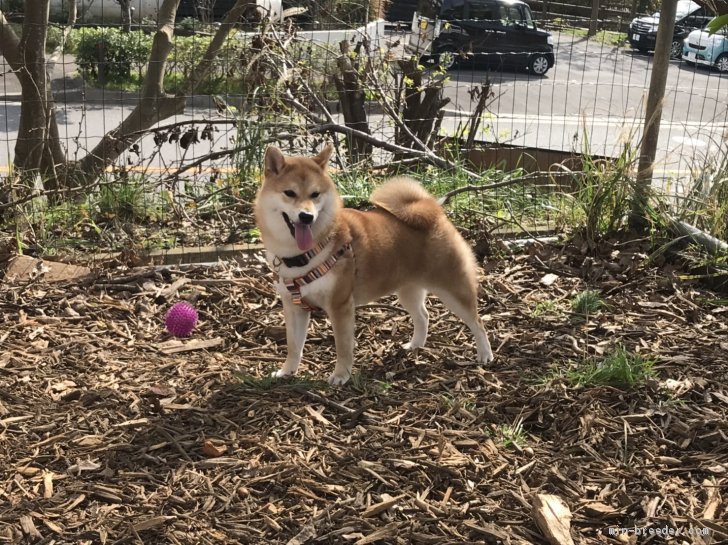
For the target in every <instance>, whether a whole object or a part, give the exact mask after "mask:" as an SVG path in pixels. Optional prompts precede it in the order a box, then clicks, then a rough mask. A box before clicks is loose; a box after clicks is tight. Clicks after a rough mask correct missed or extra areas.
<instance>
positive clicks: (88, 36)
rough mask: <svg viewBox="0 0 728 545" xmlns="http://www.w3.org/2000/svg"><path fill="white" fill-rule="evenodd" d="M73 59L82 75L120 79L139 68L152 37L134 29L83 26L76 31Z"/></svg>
mask: <svg viewBox="0 0 728 545" xmlns="http://www.w3.org/2000/svg"><path fill="white" fill-rule="evenodd" d="M79 34H80V36H79V37H78V42H77V61H78V66H79V68H80V69H81V71H82V72H83V73H84V75H86V76H93V77H97V78H99V79H109V80H114V81H123V80H126V79H128V78H129V77H130V76H131V73H132V71H141V70H142V69H143V68H144V66H145V65H146V63H147V59H148V58H149V54H150V52H151V50H152V37H151V36H149V35H147V34H145V33H144V32H142V31H140V30H137V31H134V32H122V31H121V30H120V29H117V28H84V29H83V30H82V31H80V32H79Z"/></svg>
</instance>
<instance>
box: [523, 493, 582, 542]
mask: <svg viewBox="0 0 728 545" xmlns="http://www.w3.org/2000/svg"><path fill="white" fill-rule="evenodd" d="M531 503H532V506H533V510H532V512H531V514H532V516H533V518H534V520H535V521H536V524H537V525H538V527H539V528H540V529H541V531H542V532H543V535H544V537H545V538H546V539H547V540H548V542H549V543H551V544H552V545H574V540H573V539H572V537H571V532H570V529H571V518H572V515H571V511H570V510H569V508H568V507H567V505H566V504H565V503H564V502H563V501H562V500H561V498H559V497H558V496H554V495H553V494H534V496H533V497H532V498H531Z"/></svg>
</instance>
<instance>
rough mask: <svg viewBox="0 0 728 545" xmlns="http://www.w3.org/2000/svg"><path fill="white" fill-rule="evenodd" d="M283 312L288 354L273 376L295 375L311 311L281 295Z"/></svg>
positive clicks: (299, 362)
mask: <svg viewBox="0 0 728 545" xmlns="http://www.w3.org/2000/svg"><path fill="white" fill-rule="evenodd" d="M282 299H283V314H284V316H285V319H286V344H287V348H288V354H287V355H286V362H285V363H284V364H283V367H281V368H280V369H279V370H278V371H275V372H274V373H273V376H274V377H277V378H281V377H287V376H290V375H295V374H296V371H298V366H299V365H300V364H301V358H302V357H303V345H304V344H305V343H306V333H307V332H308V322H309V320H310V318H311V313H310V312H308V311H307V310H304V309H302V308H301V307H300V306H298V305H294V304H293V301H291V300H290V297H286V296H283V297H282Z"/></svg>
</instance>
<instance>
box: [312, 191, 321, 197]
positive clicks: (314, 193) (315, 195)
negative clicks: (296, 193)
mask: <svg viewBox="0 0 728 545" xmlns="http://www.w3.org/2000/svg"><path fill="white" fill-rule="evenodd" d="M319 195H321V193H319V192H318V191H314V192H313V193H311V198H312V199H318V198H319Z"/></svg>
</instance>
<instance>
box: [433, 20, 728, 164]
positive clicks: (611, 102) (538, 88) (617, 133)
mask: <svg viewBox="0 0 728 545" xmlns="http://www.w3.org/2000/svg"><path fill="white" fill-rule="evenodd" d="M554 41H555V44H554V45H555V51H556V66H555V67H554V68H553V69H552V70H551V71H549V72H548V74H547V75H546V77H544V78H536V77H531V76H529V75H528V74H527V73H522V72H502V73H496V72H488V71H486V70H482V69H481V70H478V69H474V68H473V67H472V66H471V67H463V68H461V69H460V70H457V71H453V72H451V78H452V81H451V82H450V84H449V85H448V88H447V91H446V95H447V96H448V97H449V98H450V99H451V101H452V103H451V104H450V105H449V106H448V107H449V108H451V109H452V110H453V111H455V112H469V111H470V110H472V109H473V108H474V103H473V102H472V100H471V98H470V94H469V93H468V90H469V89H470V88H471V87H472V86H473V85H474V84H480V83H482V82H483V81H484V80H485V79H486V78H490V80H491V82H492V83H493V84H494V91H495V93H496V95H497V98H496V99H495V100H494V101H493V103H492V105H491V107H490V110H491V112H492V114H493V115H492V116H490V117H489V118H488V119H486V123H487V124H490V125H491V128H490V130H489V132H488V134H491V135H496V136H498V137H499V139H500V140H501V141H507V142H512V143H514V144H522V145H527V146H534V147H542V148H551V149H562V150H571V149H577V150H581V149H582V145H583V143H584V139H585V135H588V138H589V143H590V146H591V149H592V152H593V153H597V154H605V155H612V154H617V153H619V151H618V150H619V149H621V147H622V144H623V143H624V142H625V141H630V142H633V143H638V142H639V140H640V135H641V129H642V123H643V119H644V110H643V106H644V102H645V99H646V94H647V89H649V83H650V76H651V68H652V59H653V57H652V55H651V54H650V55H645V54H641V53H638V52H634V51H632V50H631V49H628V48H616V47H612V46H605V45H602V44H598V43H595V42H590V41H587V40H584V39H575V38H573V37H569V36H565V35H560V34H558V33H555V34H554ZM670 64H671V65H670V68H669V72H668V81H667V89H666V97H665V102H664V109H663V123H662V125H661V131H660V141H659V151H658V159H659V160H660V165H659V166H658V168H659V169H660V170H663V171H666V172H667V173H668V174H674V173H675V171H676V170H679V171H681V172H682V173H684V172H685V171H688V170H690V168H692V167H693V166H695V164H696V163H700V162H702V161H703V159H704V158H705V157H706V156H710V155H712V154H715V153H716V152H717V151H718V150H719V148H720V147H721V146H722V147H723V149H725V148H726V147H728V74H720V73H718V72H715V71H710V70H707V69H704V68H695V67H692V66H688V65H687V64H686V63H683V62H681V61H677V60H674V61H671V63H670Z"/></svg>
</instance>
